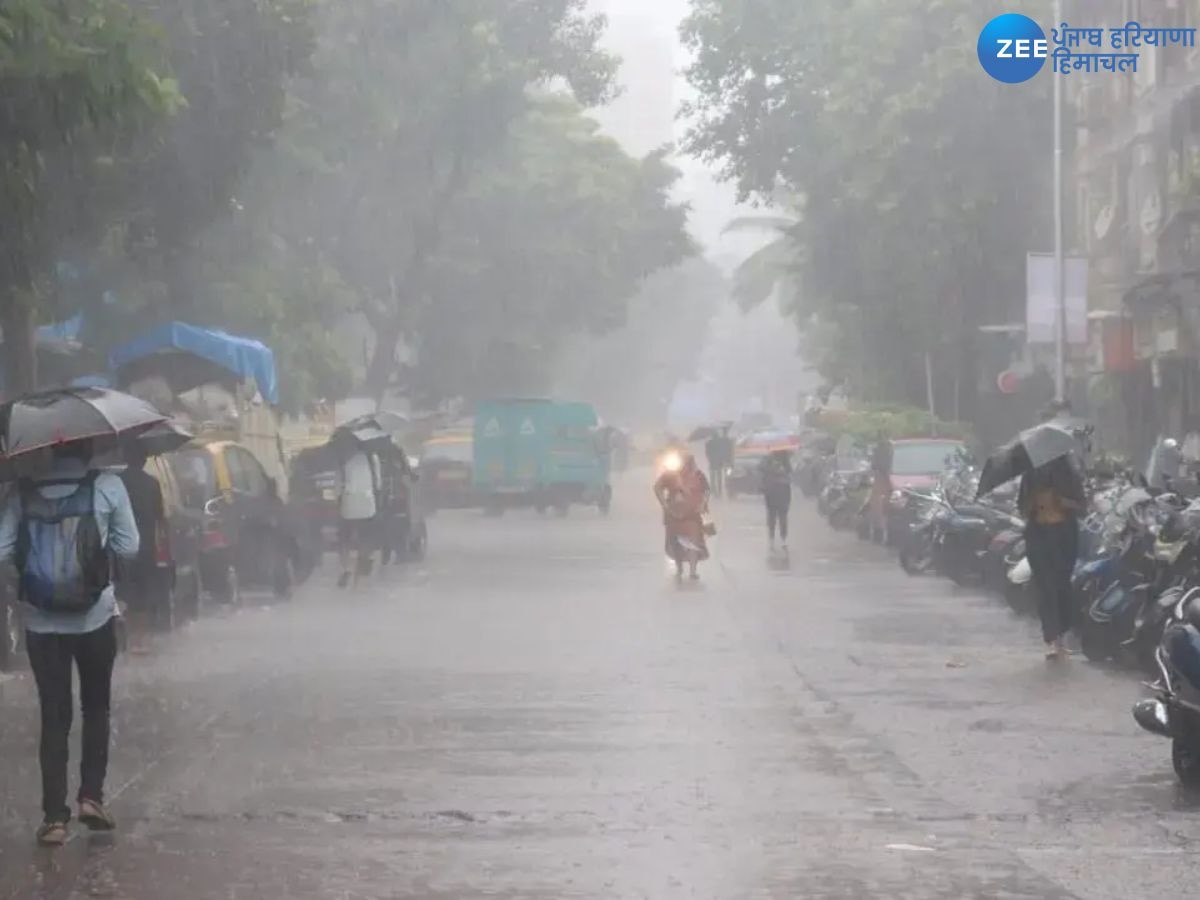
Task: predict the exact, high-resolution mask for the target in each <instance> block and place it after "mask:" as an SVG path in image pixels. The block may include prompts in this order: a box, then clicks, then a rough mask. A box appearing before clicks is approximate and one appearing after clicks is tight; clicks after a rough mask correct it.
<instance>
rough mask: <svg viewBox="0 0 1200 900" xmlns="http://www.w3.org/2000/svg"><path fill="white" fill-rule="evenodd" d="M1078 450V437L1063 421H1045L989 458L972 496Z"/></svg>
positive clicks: (977, 495) (992, 489)
mask: <svg viewBox="0 0 1200 900" xmlns="http://www.w3.org/2000/svg"><path fill="white" fill-rule="evenodd" d="M1080 449H1081V444H1080V441H1079V438H1077V437H1076V435H1075V432H1074V431H1072V430H1069V426H1067V425H1064V423H1062V422H1045V423H1043V424H1041V425H1037V426H1035V427H1033V428H1030V429H1029V430H1028V431H1022V432H1021V433H1020V434H1019V435H1017V437H1016V438H1015V439H1014V440H1012V441H1010V442H1009V443H1007V444H1005V445H1004V446H1003V447H1001V448H1000V449H999V450H997V451H996V452H995V453H993V454H992V455H991V456H990V457H988V460H987V462H986V463H984V466H983V472H982V473H981V474H980V476H979V486H978V488H977V490H976V493H975V496H976V497H982V496H983V495H984V494H987V493H990V492H991V491H994V490H995V489H996V488H998V487H999V486H1000V485H1002V484H1005V483H1006V482H1009V481H1012V480H1013V479H1014V478H1020V477H1021V476H1022V475H1024V474H1025V473H1026V472H1028V471H1030V470H1032V469H1040V468H1041V467H1042V466H1045V465H1048V464H1049V463H1052V462H1054V460H1056V459H1059V458H1061V457H1063V456H1069V455H1070V454H1072V453H1074V452H1077V451H1079V450H1080Z"/></svg>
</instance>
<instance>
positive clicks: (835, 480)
mask: <svg viewBox="0 0 1200 900" xmlns="http://www.w3.org/2000/svg"><path fill="white" fill-rule="evenodd" d="M870 492H871V473H870V472H869V471H867V470H865V469H856V470H854V471H851V472H837V473H835V474H834V475H833V476H832V477H831V478H830V479H829V483H828V484H827V485H826V486H825V490H823V491H822V492H821V504H820V505H821V507H822V508H823V511H824V515H825V518H826V519H828V520H829V524H830V525H832V526H833V527H834V528H835V529H837V530H839V531H842V530H845V529H847V528H850V527H851V526H853V525H854V524H855V522H856V520H858V519H859V518H861V517H862V515H863V510H864V508H865V504H866V502H867V499H868V497H869V495H870Z"/></svg>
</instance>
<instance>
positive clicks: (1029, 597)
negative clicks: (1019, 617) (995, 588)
mask: <svg viewBox="0 0 1200 900" xmlns="http://www.w3.org/2000/svg"><path fill="white" fill-rule="evenodd" d="M1004 602H1005V603H1007V604H1008V608H1009V609H1011V610H1012V611H1013V612H1015V613H1021V614H1025V613H1028V612H1031V611H1032V609H1033V592H1032V591H1030V590H1029V588H1028V585H1024V584H1013V583H1012V582H1011V581H1008V579H1005V585H1004Z"/></svg>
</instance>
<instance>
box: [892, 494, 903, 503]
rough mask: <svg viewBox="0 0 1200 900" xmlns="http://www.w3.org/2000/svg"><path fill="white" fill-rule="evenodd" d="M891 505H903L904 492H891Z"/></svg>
mask: <svg viewBox="0 0 1200 900" xmlns="http://www.w3.org/2000/svg"><path fill="white" fill-rule="evenodd" d="M892 503H893V504H894V505H895V506H903V505H904V491H892Z"/></svg>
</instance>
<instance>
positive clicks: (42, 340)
mask: <svg viewBox="0 0 1200 900" xmlns="http://www.w3.org/2000/svg"><path fill="white" fill-rule="evenodd" d="M82 331H83V314H82V313H80V314H79V315H77V316H72V317H71V318H70V319H67V321H65V322H56V323H55V324H53V325H42V326H41V327H40V328H38V329H37V331H35V332H34V340H36V341H37V342H38V343H39V344H71V343H74V342H76V341H78V340H79V335H80V333H81V332H82Z"/></svg>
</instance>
